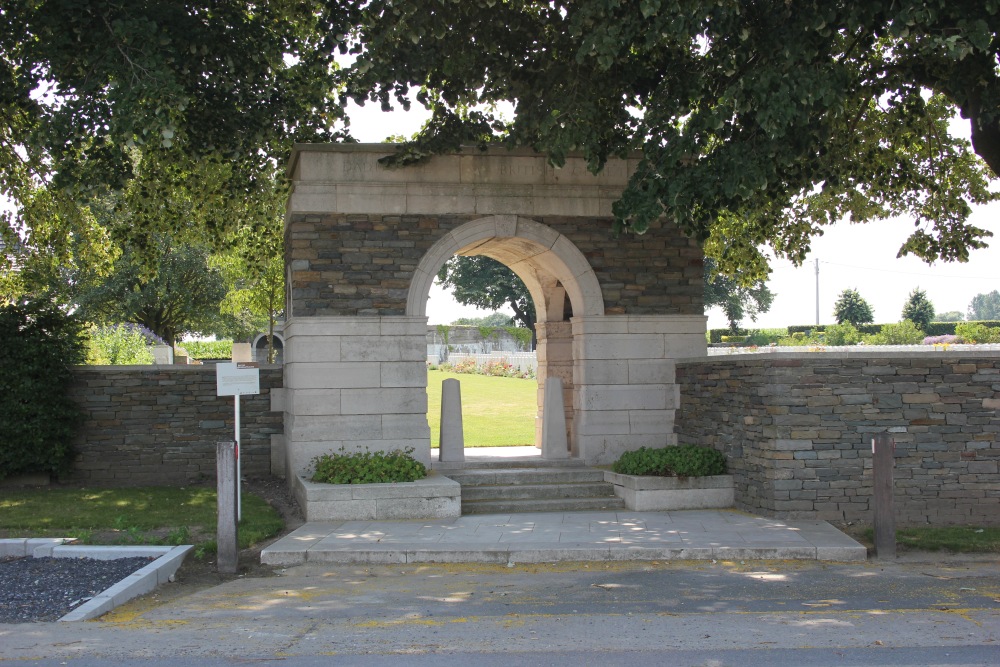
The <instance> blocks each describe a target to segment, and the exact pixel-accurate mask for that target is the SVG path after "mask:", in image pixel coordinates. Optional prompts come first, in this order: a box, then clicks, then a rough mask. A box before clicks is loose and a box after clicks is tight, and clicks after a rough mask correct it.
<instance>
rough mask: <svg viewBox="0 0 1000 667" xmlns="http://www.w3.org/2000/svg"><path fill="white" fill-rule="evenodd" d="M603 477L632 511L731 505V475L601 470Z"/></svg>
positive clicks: (707, 507) (720, 507)
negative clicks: (642, 474)
mask: <svg viewBox="0 0 1000 667" xmlns="http://www.w3.org/2000/svg"><path fill="white" fill-rule="evenodd" d="M604 481H606V482H610V483H611V484H614V486H615V495H616V496H618V497H619V498H622V499H624V500H625V506H626V507H628V508H629V509H630V510H634V511H636V512H655V511H664V510H704V509H722V508H726V507H733V506H734V504H735V498H734V485H733V476H732V475H715V476H712V477H684V478H681V477H653V476H639V475H620V474H618V473H615V472H611V471H610V470H606V471H604Z"/></svg>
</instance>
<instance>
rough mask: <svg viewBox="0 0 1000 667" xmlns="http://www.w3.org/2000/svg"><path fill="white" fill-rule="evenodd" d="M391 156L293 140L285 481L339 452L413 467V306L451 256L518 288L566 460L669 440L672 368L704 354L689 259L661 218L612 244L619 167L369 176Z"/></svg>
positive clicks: (573, 161) (421, 437)
mask: <svg viewBox="0 0 1000 667" xmlns="http://www.w3.org/2000/svg"><path fill="white" fill-rule="evenodd" d="M392 151H393V147H392V146H386V145H301V146H298V147H296V149H295V151H294V153H293V157H292V161H291V164H290V167H289V174H290V176H291V179H292V182H293V189H292V194H291V197H290V199H289V203H288V209H287V215H286V223H285V248H286V267H287V272H288V273H287V280H286V285H287V289H288V299H287V311H288V322H287V324H286V327H285V334H286V335H285V338H286V348H285V349H286V352H285V354H286V356H285V387H286V403H285V410H286V411H285V429H286V439H287V453H288V461H287V468H288V470H289V472H291V473H292V474H302V473H304V472H305V471H306V470H308V467H309V462H310V461H311V460H312V458H313V457H315V456H317V455H319V454H323V453H326V452H330V451H337V450H340V449H341V448H343V449H344V450H345V451H356V450H364V449H365V448H368V449H371V450H391V449H397V448H409V447H412V448H413V450H414V452H413V453H414V456H415V457H417V458H418V459H420V460H422V461H424V462H429V460H430V431H429V427H428V425H427V420H426V410H427V405H426V402H427V394H426V386H427V371H426V365H425V361H426V359H425V355H426V341H425V336H426V330H427V317H426V305H427V296H428V294H429V291H430V287H431V283H432V282H433V280H434V276H435V275H436V274H437V272H438V270H439V269H440V268H441V266H442V265H443V264H444V262H445V261H447V260H448V259H449V258H450V257H452V256H453V255H456V254H463V255H486V256H489V257H492V258H494V259H496V260H498V261H501V262H503V263H504V264H506V265H507V266H509V267H510V268H511V269H512V270H513V271H514V272H515V273H516V274H517V275H518V276H519V277H520V278H521V279H522V280H523V281H524V282H525V285H526V287H527V288H528V290H529V291H530V292H531V294H532V297H533V299H534V301H535V304H536V308H537V316H538V322H539V326H538V328H537V332H538V359H539V370H538V377H539V385H540V386H539V417H540V416H541V414H542V413H543V411H544V410H545V409H547V406H545V405H544V383H545V379H546V378H547V377H549V376H557V377H559V378H560V379H562V382H563V387H564V391H563V405H562V406H559V407H561V409H563V410H564V411H565V416H566V425H567V436H568V443H569V445H568V446H569V448H570V454H571V455H572V456H573V457H576V458H579V459H582V460H584V461H585V462H587V463H591V464H595V463H607V462H610V461H613V460H614V459H615V458H617V456H618V455H619V454H621V452H623V451H626V450H631V449H636V448H638V447H640V446H643V445H645V446H651V447H658V446H664V445H668V444H673V443H675V442H676V439H675V437H674V435H673V431H674V428H673V420H674V412H675V410H676V409H677V405H678V400H679V394H678V389H677V384H676V382H675V379H674V359H676V358H681V357H691V356H697V355H702V354H704V353H705V335H704V334H705V322H706V318H705V316H704V313H703V298H702V270H703V258H702V253H701V250H700V248H699V247H698V245H697V243H695V242H694V241H692V240H690V239H688V238H686V237H685V236H684V235H683V234H682V233H681V232H680V231H679V230H678V229H676V228H675V227H673V226H672V225H670V224H667V223H662V224H659V225H655V226H653V228H651V229H650V230H649V231H648V232H647V233H646V234H644V235H641V236H635V235H623V236H621V237H618V238H615V237H614V236H613V235H612V233H611V231H612V220H613V218H612V214H611V204H612V203H613V202H614V200H615V199H616V198H617V197H618V196H619V194H620V193H621V191H622V189H623V187H624V186H625V184H626V183H627V180H628V177H629V174H630V173H631V171H632V170H633V169H634V167H635V161H634V160H613V161H611V162H609V163H608V165H607V167H606V168H605V170H604V171H603V172H602V173H601V174H600V175H597V176H595V175H593V174H591V173H590V172H589V171H588V170H587V167H586V164H585V162H584V160H583V159H581V158H577V157H570V158H568V159H567V161H566V164H565V166H564V167H562V168H554V167H552V166H550V165H548V164H547V162H546V159H545V158H544V157H543V156H540V155H537V154H535V153H532V152H528V151H507V150H491V151H488V152H482V151H478V150H471V149H470V150H466V151H463V152H461V153H458V154H453V155H445V156H438V157H434V158H432V159H431V160H430V161H429V162H427V163H425V164H422V165H418V166H411V167H405V168H395V169H390V168H385V167H383V166H382V165H381V164H380V162H379V159H380V158H382V157H384V156H386V155H389V154H390V153H391V152H392ZM548 409H556V408H554V407H553V406H548ZM536 431H537V432H538V434H539V437H540V433H541V420H540V419H539V420H538V421H537V424H536ZM539 444H540V442H536V445H539ZM466 445H467V446H475V443H474V442H466Z"/></svg>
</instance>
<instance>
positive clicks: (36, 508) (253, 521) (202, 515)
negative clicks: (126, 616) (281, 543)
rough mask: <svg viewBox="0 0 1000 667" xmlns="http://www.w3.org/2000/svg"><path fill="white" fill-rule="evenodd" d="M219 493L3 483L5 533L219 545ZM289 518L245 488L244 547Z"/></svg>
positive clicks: (205, 547)
mask: <svg viewBox="0 0 1000 667" xmlns="http://www.w3.org/2000/svg"><path fill="white" fill-rule="evenodd" d="M216 510H217V502H216V494H215V489H214V488H207V487H193V486H192V487H164V486H155V487H137V488H127V489H86V488H83V489H80V488H58V487H54V488H35V489H27V490H21V489H4V492H3V497H2V498H0V537H25V536H32V537H75V538H77V539H78V540H79V541H80V542H81V543H83V544H108V543H118V544H195V545H196V546H198V551H199V552H201V553H205V552H212V551H215V528H216V524H217V519H216ZM283 526H284V522H283V521H282V519H281V517H280V516H279V515H278V513H277V511H275V509H274V508H273V507H271V506H270V505H268V504H267V503H266V502H265V501H264V500H263V499H261V498H258V497H257V496H255V495H253V494H250V493H243V520H242V521H241V522H240V528H239V538H240V547H241V548H243V547H248V546H250V545H251V544H254V543H255V542H259V541H261V540H263V539H265V538H267V537H270V536H272V535H275V534H277V533H278V532H279V531H280V530H281V529H282V527H283Z"/></svg>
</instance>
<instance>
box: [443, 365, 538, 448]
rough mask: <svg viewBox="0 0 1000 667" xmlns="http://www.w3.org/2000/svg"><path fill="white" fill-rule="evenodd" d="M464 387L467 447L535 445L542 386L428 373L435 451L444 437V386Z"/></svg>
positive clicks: (463, 413) (492, 378)
mask: <svg viewBox="0 0 1000 667" xmlns="http://www.w3.org/2000/svg"><path fill="white" fill-rule="evenodd" d="M448 378H455V379H456V380H459V381H460V382H461V383H462V428H463V429H464V431H465V446H466V447H516V446H519V445H532V444H534V443H535V413H536V412H537V410H538V407H537V406H538V382H537V381H536V380H522V379H520V378H505V377H491V376H488V375H473V374H471V373H446V372H444V371H440V370H429V371H427V421H428V422H429V423H430V426H431V447H437V446H438V442H439V440H440V437H441V382H442V381H443V380H446V379H448Z"/></svg>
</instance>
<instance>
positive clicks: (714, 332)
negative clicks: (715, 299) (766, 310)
mask: <svg viewBox="0 0 1000 667" xmlns="http://www.w3.org/2000/svg"><path fill="white" fill-rule="evenodd" d="M730 335H732V330H731V329H710V330H709V331H708V342H709V343H721V342H722V339H723V337H724V336H730ZM736 335H737V336H746V337H747V339H746V342H747V344H748V345H771V344H772V343H775V344H776V343H777V342H778V340H779V339H781V338H784V337H785V336H787V335H788V329H786V328H780V329H778V328H776V329H737V330H736Z"/></svg>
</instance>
